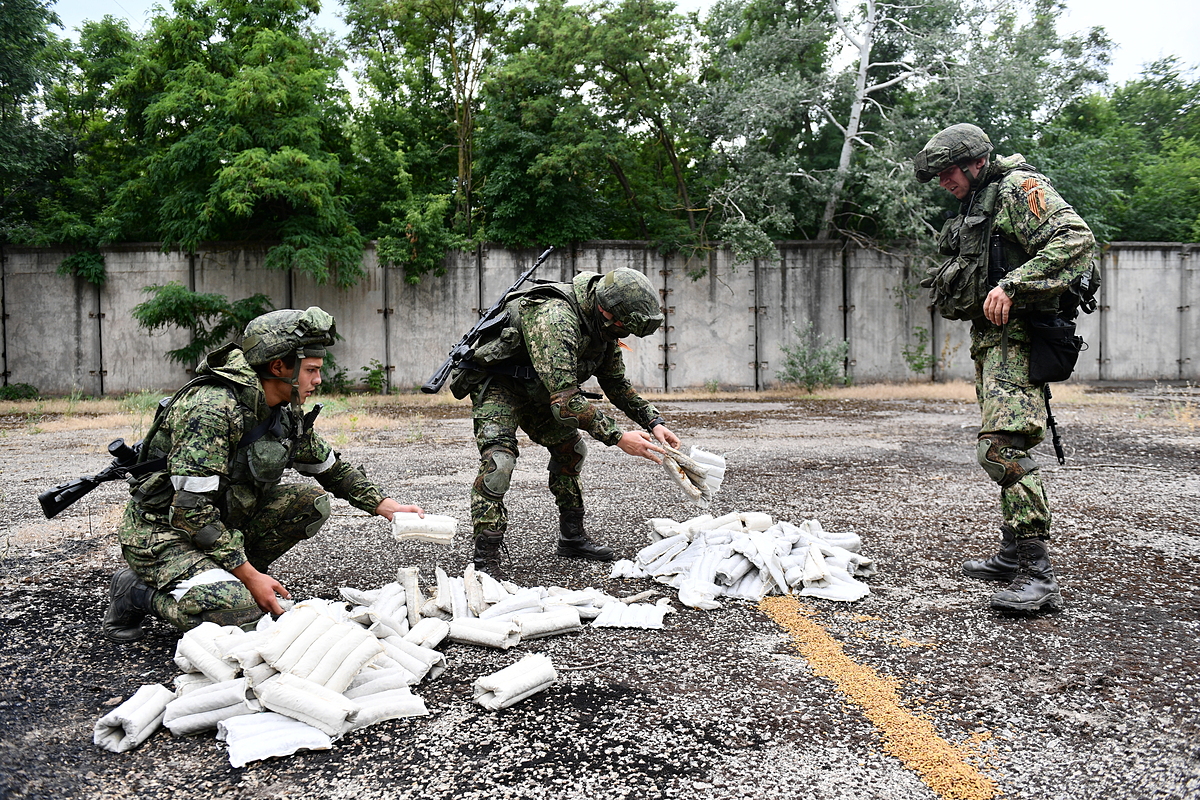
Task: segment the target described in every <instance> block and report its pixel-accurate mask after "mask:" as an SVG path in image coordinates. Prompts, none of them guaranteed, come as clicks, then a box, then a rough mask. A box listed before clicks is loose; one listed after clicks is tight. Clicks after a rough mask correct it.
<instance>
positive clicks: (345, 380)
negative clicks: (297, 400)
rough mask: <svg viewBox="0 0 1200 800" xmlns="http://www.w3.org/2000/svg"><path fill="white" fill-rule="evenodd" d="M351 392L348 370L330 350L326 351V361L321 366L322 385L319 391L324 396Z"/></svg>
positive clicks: (318, 388)
mask: <svg viewBox="0 0 1200 800" xmlns="http://www.w3.org/2000/svg"><path fill="white" fill-rule="evenodd" d="M349 390H350V378H349V375H348V374H347V372H346V368H345V367H343V366H342V365H341V364H339V363H338V362H337V358H336V357H335V356H334V355H333V353H332V352H331V351H329V350H326V351H325V361H324V363H323V364H322V365H321V385H320V386H319V387H317V391H318V392H319V393H320V394H322V395H325V394H345V393H346V392H348V391H349Z"/></svg>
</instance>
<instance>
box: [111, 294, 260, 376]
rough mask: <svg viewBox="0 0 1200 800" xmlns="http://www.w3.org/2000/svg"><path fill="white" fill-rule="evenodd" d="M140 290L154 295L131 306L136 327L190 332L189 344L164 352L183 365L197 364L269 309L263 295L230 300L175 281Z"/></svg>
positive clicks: (148, 329) (152, 330)
mask: <svg viewBox="0 0 1200 800" xmlns="http://www.w3.org/2000/svg"><path fill="white" fill-rule="evenodd" d="M142 291H143V292H146V293H147V294H152V295H154V296H153V297H152V298H151V299H149V300H146V301H144V302H142V303H139V304H138V305H136V306H134V308H133V318H134V319H136V320H137V323H138V325H139V326H141V327H142V328H145V329H146V330H147V331H150V332H151V333H153V332H154V331H157V330H161V329H165V328H168V327H178V328H183V329H185V330H190V331H191V333H192V342H191V344H189V345H187V346H185V347H180V348H178V349H175V350H168V351H167V358H169V359H170V360H172V361H174V362H176V363H178V364H184V365H190V364H195V363H197V362H198V361H199V360H200V358H201V357H202V356H203V355H204V354H205V353H207V352H208V351H210V350H214V349H216V348H217V347H219V346H221V345H223V344H225V343H226V342H229V341H232V340H233V339H234V338H236V337H237V336H240V335H241V332H242V331H243V330H244V329H245V327H246V323H248V322H249V321H250V320H252V319H254V318H255V317H258V316H261V315H262V314H265V313H267V312H268V311H271V310H272V305H271V299H270V298H269V297H267V296H266V295H265V294H256V295H253V296H251V297H245V298H242V299H241V300H236V301H234V302H232V303H230V302H229V300H228V299H226V298H225V297H224V296H222V295H219V294H206V293H202V292H193V291H192V290H190V289H188V288H186V287H184V286H182V285H181V284H179V283H176V282H175V281H171V282H170V283H167V284H165V285H155V286H147V287H145V288H144V289H143V290H142Z"/></svg>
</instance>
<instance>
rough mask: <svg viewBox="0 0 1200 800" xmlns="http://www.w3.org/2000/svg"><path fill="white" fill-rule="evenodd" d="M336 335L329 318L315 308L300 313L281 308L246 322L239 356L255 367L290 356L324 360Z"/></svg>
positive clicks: (296, 310) (331, 319) (328, 315)
mask: <svg viewBox="0 0 1200 800" xmlns="http://www.w3.org/2000/svg"><path fill="white" fill-rule="evenodd" d="M336 335H337V329H336V326H335V324H334V320H333V317H332V316H331V315H330V314H328V313H327V312H325V311H324V310H322V309H320V308H318V307H317V306H310V307H309V308H308V309H306V310H304V311H300V310H298V309H294V308H285V309H281V310H279V311H271V312H269V313H267V314H263V315H262V316H260V317H255V318H254V319H252V320H250V322H249V323H248V324H247V325H246V330H245V332H244V333H243V335H242V353H243V354H244V355H245V356H246V361H248V362H249V363H250V365H251V366H255V367H258V366H262V365H263V364H270V363H271V362H272V361H274V360H275V359H277V358H287V357H288V356H289V355H292V354H293V353H294V354H295V355H296V356H297V357H298V358H324V357H325V348H326V347H328V346H330V345H332V344H333V342H334V337H335V336H336Z"/></svg>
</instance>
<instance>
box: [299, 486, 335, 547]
mask: <svg viewBox="0 0 1200 800" xmlns="http://www.w3.org/2000/svg"><path fill="white" fill-rule="evenodd" d="M313 513H314V514H315V515H316V519H314V520H313V521H312V522H310V523H309V524H308V526H307V527H306V528H305V529H304V538H305V539H311V538H312V537H314V536H316V535H317V531H319V530H321V527H322V526H323V525H324V524H325V522H326V521H327V520H328V519H329V515H330V513H331V511H330V508H329V495H328V494H322V495H321V496H320V497H318V498H317V499H316V500H314V501H313Z"/></svg>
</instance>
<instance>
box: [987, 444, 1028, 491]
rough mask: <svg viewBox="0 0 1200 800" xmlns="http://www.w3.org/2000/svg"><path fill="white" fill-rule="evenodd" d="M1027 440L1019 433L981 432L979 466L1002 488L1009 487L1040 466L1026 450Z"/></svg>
mask: <svg viewBox="0 0 1200 800" xmlns="http://www.w3.org/2000/svg"><path fill="white" fill-rule="evenodd" d="M1026 442H1027V440H1026V438H1025V436H1023V435H1022V434H1019V433H984V434H980V436H979V442H978V443H977V445H976V448H975V455H976V458H977V459H978V460H979V466H981V467H983V470H984V472H986V473H987V474H988V477H989V478H991V479H992V480H993V481H995V482H996V483H998V484H1000V487H1001V488H1007V487H1009V486H1011V485H1013V484H1014V483H1016V482H1017V481H1019V480H1021V478H1023V477H1025V476H1026V475H1027V474H1028V473H1030V472H1033V471H1034V470H1036V469H1037V468H1038V464H1037V462H1036V461H1034V460H1033V459H1032V458H1031V457H1030V455H1029V453H1028V451H1027V450H1026V447H1027V446H1028V445H1027V443H1026Z"/></svg>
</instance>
